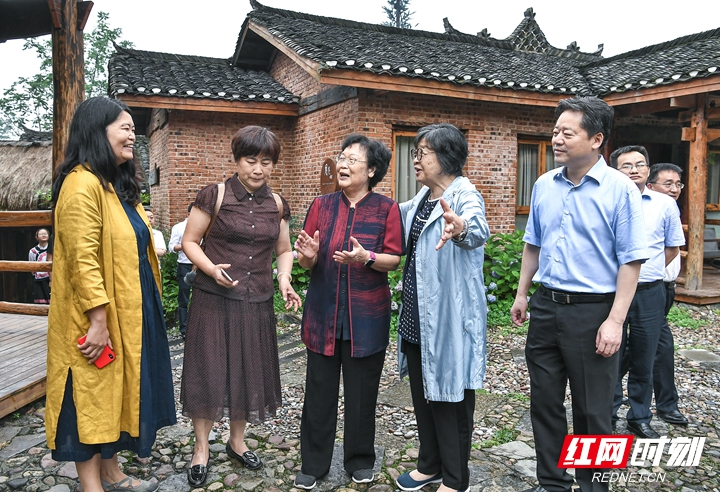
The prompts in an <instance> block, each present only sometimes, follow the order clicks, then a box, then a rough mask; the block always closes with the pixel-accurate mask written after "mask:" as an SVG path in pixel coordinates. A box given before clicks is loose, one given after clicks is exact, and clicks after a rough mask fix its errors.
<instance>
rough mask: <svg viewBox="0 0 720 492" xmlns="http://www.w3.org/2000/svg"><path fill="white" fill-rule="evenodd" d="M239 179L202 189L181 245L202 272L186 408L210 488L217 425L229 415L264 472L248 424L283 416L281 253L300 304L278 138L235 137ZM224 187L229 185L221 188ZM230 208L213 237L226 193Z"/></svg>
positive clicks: (196, 471)
mask: <svg viewBox="0 0 720 492" xmlns="http://www.w3.org/2000/svg"><path fill="white" fill-rule="evenodd" d="M232 152H233V157H234V158H235V162H236V164H237V173H236V174H235V175H234V176H233V177H232V178H230V179H228V180H227V181H225V183H224V186H223V184H221V185H210V186H207V187H205V188H203V189H202V190H200V192H199V193H198V196H197V199H196V200H195V206H194V207H193V209H192V212H190V217H189V218H188V224H187V227H186V229H185V234H184V235H183V241H182V247H183V251H185V254H186V255H187V257H188V258H189V259H190V260H191V261H192V262H193V264H195V265H196V266H197V268H198V274H197V278H196V279H195V283H194V285H193V299H192V305H191V307H190V312H189V317H188V326H187V339H186V341H185V357H184V359H185V360H184V366H183V377H182V386H181V392H180V402H181V403H182V405H183V415H185V416H188V417H191V418H192V422H193V427H194V430H195V450H194V456H193V459H192V463H191V466H190V468H189V469H188V482H189V483H190V484H191V485H193V486H200V485H202V484H203V483H204V482H205V480H206V478H207V472H208V470H207V467H208V462H209V459H210V446H209V443H208V436H209V434H210V429H211V428H212V425H213V422H214V421H215V420H218V419H220V418H222V417H223V416H224V415H226V416H228V417H229V419H230V439H229V441H228V443H227V446H226V451H227V454H228V455H229V456H230V457H232V458H235V459H237V460H238V461H240V462H241V463H242V464H243V465H245V466H246V467H247V468H249V469H252V470H254V469H257V468H260V467H261V466H262V462H261V461H260V458H259V457H258V456H257V455H256V454H255V453H254V452H252V451H250V450H249V449H248V447H247V446H246V445H245V440H244V439H245V425H246V423H247V422H248V421H250V422H260V421H263V420H265V418H266V417H267V416H272V415H274V414H275V411H276V410H277V408H278V407H279V406H280V405H281V402H282V400H281V395H280V369H279V361H278V353H277V335H276V319H275V312H274V310H273V293H274V288H273V277H272V275H273V272H272V260H273V257H272V255H273V252H275V255H276V258H277V268H278V273H277V278H278V283H279V286H280V291H281V293H282V296H283V299H284V300H285V307H286V309H289V308H291V307H294V308H295V310H297V308H298V307H300V302H301V301H300V297H299V296H298V295H297V294H296V293H295V291H294V290H293V288H292V287H291V286H290V280H291V278H290V271H291V269H292V263H293V254H292V250H291V246H290V234H289V220H290V207H289V206H288V204H287V202H286V201H285V199H284V198H282V197H281V196H280V195H277V194H275V193H272V191H271V190H270V187H269V186H268V185H267V180H268V178H269V177H270V174H271V172H272V169H273V165H274V164H275V163H277V161H278V157H279V155H280V142H279V140H278V138H277V137H276V136H275V134H273V133H272V132H271V131H270V130H268V129H267V128H261V127H258V126H247V127H245V128H242V129H240V130H239V131H238V132H237V134H236V135H235V137H234V138H233V140H232ZM223 188H224V189H223ZM219 194H220V195H222V202H221V205H220V208H219V210H218V212H217V216H216V219H215V222H213V225H212V227H211V228H210V232H209V234H208V237H207V239H206V241H207V243H206V245H205V250H204V251H203V250H202V249H201V248H200V245H199V244H200V240H201V239H202V237H203V235H204V234H205V231H206V230H207V228H208V225H210V222H211V219H212V216H213V213H214V210H215V205H216V202H217V199H218V195H219Z"/></svg>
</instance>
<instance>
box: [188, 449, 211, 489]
mask: <svg viewBox="0 0 720 492" xmlns="http://www.w3.org/2000/svg"><path fill="white" fill-rule="evenodd" d="M191 463H192V462H191ZM209 464H210V456H208V460H207V463H205V464H204V465H194V466H191V467H190V468H188V472H187V476H188V483H189V484H190V485H192V486H194V487H199V486H201V485H202V484H204V483H205V480H207V474H208V465H209Z"/></svg>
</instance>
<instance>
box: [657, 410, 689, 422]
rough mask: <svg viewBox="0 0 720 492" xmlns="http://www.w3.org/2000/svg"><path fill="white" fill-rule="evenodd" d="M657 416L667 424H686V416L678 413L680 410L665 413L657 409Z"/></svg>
mask: <svg viewBox="0 0 720 492" xmlns="http://www.w3.org/2000/svg"><path fill="white" fill-rule="evenodd" d="M657 416H658V417H660V418H661V419H663V420H664V421H665V422H667V423H668V424H673V425H688V419H687V417H686V416H685V415H683V414H682V413H680V410H671V411H669V412H667V413H665V412H661V411H659V410H658V412H657Z"/></svg>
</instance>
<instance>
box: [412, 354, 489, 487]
mask: <svg viewBox="0 0 720 492" xmlns="http://www.w3.org/2000/svg"><path fill="white" fill-rule="evenodd" d="M402 347H403V353H404V354H405V355H406V356H407V363H408V372H409V376H410V391H411V393H412V399H413V407H414V408H415V419H416V420H417V426H418V436H419V438H420V453H419V456H418V468H417V469H418V471H419V472H420V473H423V474H425V475H436V474H437V473H438V472H440V471H442V476H443V484H444V485H445V486H446V487H449V488H451V489H455V490H466V489H467V488H468V486H469V484H470V470H469V469H468V460H469V459H470V445H471V438H472V429H473V413H474V412H475V391H474V390H465V395H464V399H463V400H462V401H459V402H444V401H429V400H427V399H425V390H424V387H423V378H422V359H421V354H420V345H418V344H415V343H409V342H405V341H403V345H402Z"/></svg>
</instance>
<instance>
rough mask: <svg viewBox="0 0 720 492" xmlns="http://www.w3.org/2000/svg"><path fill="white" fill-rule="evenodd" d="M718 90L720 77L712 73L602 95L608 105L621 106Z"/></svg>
mask: <svg viewBox="0 0 720 492" xmlns="http://www.w3.org/2000/svg"><path fill="white" fill-rule="evenodd" d="M717 90H720V77H719V76H718V75H713V76H711V77H703V78H701V79H693V80H688V81H687V82H676V83H674V84H670V85H660V86H656V87H650V88H648V89H641V90H634V91H626V92H620V93H617V92H613V93H612V94H608V95H606V96H604V97H603V100H604V101H605V102H606V103H608V104H609V105H610V106H622V105H623V104H637V103H641V102H648V101H657V100H659V99H668V98H671V97H682V96H690V95H694V94H704V93H708V92H713V91H717Z"/></svg>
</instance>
